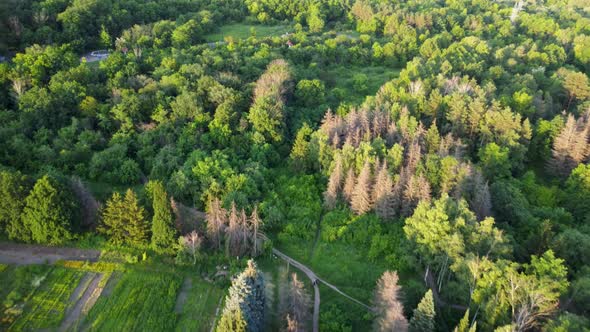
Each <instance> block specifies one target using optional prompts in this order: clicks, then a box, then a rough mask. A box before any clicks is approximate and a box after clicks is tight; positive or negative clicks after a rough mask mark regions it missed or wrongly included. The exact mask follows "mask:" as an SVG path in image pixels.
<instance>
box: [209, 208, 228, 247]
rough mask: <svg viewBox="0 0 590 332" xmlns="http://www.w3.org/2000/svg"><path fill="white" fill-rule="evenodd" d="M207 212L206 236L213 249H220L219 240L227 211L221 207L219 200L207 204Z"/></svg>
mask: <svg viewBox="0 0 590 332" xmlns="http://www.w3.org/2000/svg"><path fill="white" fill-rule="evenodd" d="M208 210H209V211H208V212H207V236H208V237H209V240H210V241H211V244H212V246H213V248H215V249H221V239H222V238H223V232H224V231H225V224H226V222H227V211H226V210H225V209H224V208H223V207H222V206H221V202H220V201H219V198H214V199H213V200H212V201H210V202H209V207H208Z"/></svg>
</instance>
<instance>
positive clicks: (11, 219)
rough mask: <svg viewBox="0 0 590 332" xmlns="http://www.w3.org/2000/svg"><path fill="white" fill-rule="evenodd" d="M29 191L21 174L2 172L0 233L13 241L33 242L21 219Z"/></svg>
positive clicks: (0, 179)
mask: <svg viewBox="0 0 590 332" xmlns="http://www.w3.org/2000/svg"><path fill="white" fill-rule="evenodd" d="M27 191H28V189H27V188H26V186H25V177H24V176H22V175H21V174H20V173H19V172H15V173H12V172H8V171H2V172H0V231H4V232H6V235H8V237H9V238H11V239H13V240H20V241H25V242H28V241H30V240H31V234H30V232H29V231H28V229H27V228H26V227H24V225H23V223H22V219H21V213H22V212H23V209H24V207H25V198H26V197H27Z"/></svg>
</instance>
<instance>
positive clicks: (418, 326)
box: [410, 289, 435, 332]
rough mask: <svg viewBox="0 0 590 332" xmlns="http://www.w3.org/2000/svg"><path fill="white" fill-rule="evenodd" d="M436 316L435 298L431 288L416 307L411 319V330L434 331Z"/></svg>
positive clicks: (419, 331) (413, 331)
mask: <svg viewBox="0 0 590 332" xmlns="http://www.w3.org/2000/svg"><path fill="white" fill-rule="evenodd" d="M434 316H435V312H434V298H433V297H432V290H430V289H429V290H428V292H426V294H424V297H423V298H422V300H421V301H420V303H418V307H417V308H416V309H414V315H413V316H412V319H411V320H410V332H431V331H434Z"/></svg>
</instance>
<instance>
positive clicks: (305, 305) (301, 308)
mask: <svg viewBox="0 0 590 332" xmlns="http://www.w3.org/2000/svg"><path fill="white" fill-rule="evenodd" d="M310 306H311V298H310V296H309V294H308V293H307V292H306V291H305V286H304V285H303V282H301V281H300V280H299V279H298V278H297V274H295V273H293V274H292V275H291V282H290V283H289V290H288V297H287V308H286V309H287V313H286V316H285V319H286V322H287V330H288V331H294V332H302V331H305V325H306V322H307V321H309V316H310V315H309V311H310Z"/></svg>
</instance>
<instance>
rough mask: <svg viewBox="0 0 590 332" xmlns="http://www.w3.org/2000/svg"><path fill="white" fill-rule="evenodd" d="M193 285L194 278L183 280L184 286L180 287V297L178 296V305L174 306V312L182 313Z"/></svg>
mask: <svg viewBox="0 0 590 332" xmlns="http://www.w3.org/2000/svg"><path fill="white" fill-rule="evenodd" d="M192 287H193V279H191V278H190V277H189V278H185V279H184V281H183V282H182V287H181V288H180V292H179V293H178V297H177V298H176V306H175V307H174V312H176V313H177V314H182V308H184V304H185V303H186V299H187V297H188V292H190V290H191V288H192Z"/></svg>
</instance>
